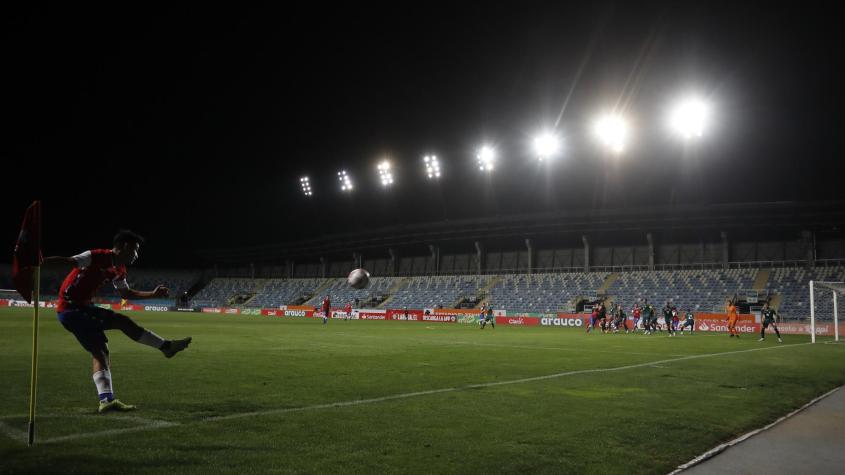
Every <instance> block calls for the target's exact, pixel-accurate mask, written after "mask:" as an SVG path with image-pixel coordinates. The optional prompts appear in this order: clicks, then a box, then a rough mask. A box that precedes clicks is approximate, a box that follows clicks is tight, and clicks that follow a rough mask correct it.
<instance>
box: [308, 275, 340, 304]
mask: <svg viewBox="0 0 845 475" xmlns="http://www.w3.org/2000/svg"><path fill="white" fill-rule="evenodd" d="M335 280H337V279H336V278H334V277H329V278H327V279H326V280H325V282H323V283H322V284H320V286H319V287H317V288H316V289H314V293H313V294H312V296H311V298H310V299H308V300H307V301H306V302H304V303H303V305H312V306H317V305H319V304H320V302H321V301H322V300H323V298H322V294H324V293H325V292H324V291H325V290H326V289H328V288H329V287H331V286H332V284H334V283H335Z"/></svg>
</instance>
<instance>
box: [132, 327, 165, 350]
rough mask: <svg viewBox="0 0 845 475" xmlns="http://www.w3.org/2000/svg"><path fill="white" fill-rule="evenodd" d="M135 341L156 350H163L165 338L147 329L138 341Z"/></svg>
mask: <svg viewBox="0 0 845 475" xmlns="http://www.w3.org/2000/svg"><path fill="white" fill-rule="evenodd" d="M135 341H137V342H138V343H141V344H144V345H147V346H152V347H153V348H156V349H161V347H162V346H164V338H162V337H160V336H158V335H156V334H155V333H153V332H151V331H150V330H146V329H145V330H144V332H143V333H141V336H139V337H138V339H137V340H135Z"/></svg>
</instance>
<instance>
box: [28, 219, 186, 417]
mask: <svg viewBox="0 0 845 475" xmlns="http://www.w3.org/2000/svg"><path fill="white" fill-rule="evenodd" d="M143 242H144V238H142V237H141V236H139V235H138V234H135V233H133V232H132V231H128V230H122V231H120V232H118V233H117V235H115V237H114V246H113V247H112V249H92V250H90V251H85V252H83V253H81V254H78V255H76V256H72V257H61V256H52V257H47V258H46V259H44V264H47V265H49V264H54V263H63V264H70V265H73V266H74V268H73V270H71V271H70V273H69V274H68V275H67V277H66V278H65V280H64V282H63V283H62V286H61V289H60V290H59V303H58V306H57V308H56V312H57V314H58V315H57V317H58V319H59V322H61V324H62V326H63V327H65V329H66V330H67V331H69V332H71V333H73V335H74V336H75V337H76V339H77V340H78V341H79V343H80V344H81V345H82V347H83V348H85V350H86V351H88V352H89V353H91V355H92V356H93V358H94V364H93V372H94V375H93V377H94V384H95V385H96V386H97V392H98V394H99V396H100V406H99V409H98V410H99V412H101V413H102V412H108V411H131V410H133V409H135V406H131V405H128V404H124V403H122V402H121V401H119V400H118V399H115V397H114V390H113V388H112V375H111V369H110V368H111V364H110V363H111V361H110V355H109V347H108V341H109V340H108V338H106V334H105V331H106V330H120V331H122V332H123V333H124V334H125V335H126V336H128V337H129V338H131V339H132V340H135V341H137V342H138V343H141V344H144V345H147V346H151V347H153V348H157V349H158V350H160V351H161V352H162V353H163V354H164V356H166V357H167V358H171V357H172V356H173V355H175V354H176V353H178V352H180V351H182V350H184V349H185V348H187V347H188V344H190V343H191V337H187V338H184V339H181V340H165V339H163V338H162V337H160V336H158V335H156V334H155V333H153V332H152V331H150V330H148V329H146V328H143V327H141V326H139V325H138V324H137V323H135V322H134V321H132V319H131V318H129V317H127V316H126V315H123V314H120V313H116V312H113V311H112V310H110V309H106V308H100V307H98V306H95V305H93V304H92V300H93V298H94V296H95V295H96V294H97V290H99V288H100V287H101V286H102V285H103V284H104V283H107V282H109V283H111V284H112V285H113V286H114V287H115V289H117V291H118V293H119V294H120V297H121V298H124V299H130V300H137V299H149V298H161V297H167V296H168V294H169V290H168V289H167V288H166V287H164V286H162V285H158V286H156V288H155V289H154V290H151V291H141V290H135V289H132V288H130V287H129V283H128V282H127V281H126V266H127V265H129V264H132V263H134V262H135V260H136V259H137V258H138V249H139V247H140V246H141V244H142V243H143Z"/></svg>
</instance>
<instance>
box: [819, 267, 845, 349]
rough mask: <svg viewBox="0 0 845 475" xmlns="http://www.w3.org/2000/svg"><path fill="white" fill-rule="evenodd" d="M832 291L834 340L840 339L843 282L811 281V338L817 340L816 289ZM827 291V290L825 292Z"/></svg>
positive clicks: (844, 287) (844, 290)
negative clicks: (840, 306)
mask: <svg viewBox="0 0 845 475" xmlns="http://www.w3.org/2000/svg"><path fill="white" fill-rule="evenodd" d="M817 288H818V289H819V290H823V291H830V293H831V294H832V297H831V300H832V303H833V340H834V341H839V302H838V300H839V294H840V293H842V292H845V283H843V282H824V281H812V280H811V281H810V339H811V341H812V342H813V343H815V342H816V293H817V292H816V289H817ZM825 293H826V292H825Z"/></svg>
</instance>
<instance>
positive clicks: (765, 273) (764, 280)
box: [751, 269, 771, 290]
mask: <svg viewBox="0 0 845 475" xmlns="http://www.w3.org/2000/svg"><path fill="white" fill-rule="evenodd" d="M770 275H771V271H769V270H768V269H760V270H759V271H757V277H755V278H754V285H752V287H751V288H752V289H754V290H766V284H768V283H769V276H770Z"/></svg>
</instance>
